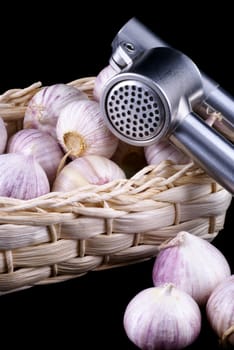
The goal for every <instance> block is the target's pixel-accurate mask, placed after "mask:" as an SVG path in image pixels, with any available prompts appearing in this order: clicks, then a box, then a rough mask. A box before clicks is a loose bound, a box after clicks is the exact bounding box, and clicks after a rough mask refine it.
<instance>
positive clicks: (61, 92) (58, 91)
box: [23, 84, 88, 138]
mask: <svg viewBox="0 0 234 350" xmlns="http://www.w3.org/2000/svg"><path fill="white" fill-rule="evenodd" d="M80 99H88V96H87V95H86V94H85V93H84V92H83V91H81V90H79V89H77V88H75V87H74V86H69V85H66V84H54V85H50V86H47V87H44V88H43V89H41V90H39V91H38V92H37V93H36V94H35V95H34V96H33V97H32V99H31V100H30V102H29V104H28V106H27V109H26V111H25V116H24V122H23V126H24V128H29V129H39V130H41V131H45V132H48V133H49V134H51V135H52V136H53V137H55V138H56V124H57V120H58V116H59V114H60V111H61V110H62V109H63V108H64V107H65V106H66V105H67V104H68V103H70V102H71V101H78V100H80Z"/></svg>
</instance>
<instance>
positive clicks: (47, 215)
mask: <svg viewBox="0 0 234 350" xmlns="http://www.w3.org/2000/svg"><path fill="white" fill-rule="evenodd" d="M69 84H70V85H73V86H76V87H78V88H80V89H82V90H83V91H85V92H86V93H87V94H88V95H89V96H90V97H92V89H93V84H94V78H93V77H90V78H84V79H78V80H76V81H73V82H71V83H69ZM40 88H41V83H36V84H33V85H31V86H29V87H28V88H25V89H15V90H10V91H7V92H6V93H4V94H2V95H1V96H0V115H1V117H3V119H4V120H5V122H6V123H7V128H8V132H9V134H13V133H15V132H16V131H17V130H19V129H21V128H22V120H23V116H24V112H25V108H26V106H27V103H28V101H29V99H30V98H31V97H32V96H33V95H34V94H35V92H37V91H38V90H39V89H40ZM230 202H231V195H230V194H229V193H228V192H227V191H226V190H224V189H223V188H222V187H220V186H219V185H218V184H217V183H215V182H214V181H213V180H212V179H211V178H210V177H208V176H207V174H205V173H204V172H203V171H202V170H201V169H199V168H196V167H195V166H194V164H193V163H189V164H186V165H183V166H181V165H173V164H172V163H171V162H169V161H164V162H162V163H161V164H160V165H158V166H143V167H142V169H141V170H140V171H138V172H137V173H136V174H135V175H134V176H132V177H131V178H130V179H126V180H119V181H114V182H111V183H108V184H105V185H101V186H94V185H90V186H86V187H83V188H81V189H79V190H76V191H72V192H69V193H53V192H51V193H49V194H47V195H44V196H41V197H39V198H35V199H32V200H27V201H23V200H18V199H13V198H5V197H0V293H1V294H3V293H8V292H12V291H16V290H19V289H23V288H28V287H32V286H35V285H38V284H49V283H54V282H59V281H65V280H67V279H70V278H74V277H77V276H82V275H83V274H85V273H87V272H89V271H91V270H102V269H106V268H113V267H116V266H123V265H127V264H131V263H136V262H140V261H143V260H145V259H149V258H152V257H154V256H156V255H157V251H158V246H159V244H160V243H162V242H163V241H164V240H166V239H168V238H170V237H173V236H175V235H176V234H177V233H178V232H179V231H180V230H187V231H189V232H191V233H193V234H195V235H198V236H200V237H203V238H204V239H207V240H209V241H212V240H213V239H214V238H215V237H216V235H217V234H218V232H219V231H220V230H221V229H222V228H223V226H224V221H225V215H226V211H227V208H228V207H229V204H230Z"/></svg>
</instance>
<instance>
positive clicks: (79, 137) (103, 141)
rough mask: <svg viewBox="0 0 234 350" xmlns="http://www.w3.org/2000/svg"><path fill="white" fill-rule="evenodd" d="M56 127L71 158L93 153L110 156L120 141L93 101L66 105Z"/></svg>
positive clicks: (60, 139)
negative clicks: (108, 126)
mask: <svg viewBox="0 0 234 350" xmlns="http://www.w3.org/2000/svg"><path fill="white" fill-rule="evenodd" d="M56 130H57V138H58V141H59V143H60V144H61V146H62V148H63V149H64V151H65V153H67V152H69V156H70V157H71V158H72V159H74V158H77V157H81V156H85V155H90V154H95V155H100V156H104V157H107V158H110V157H111V156H112V155H113V154H114V152H115V150H116V148H117V146H118V142H119V141H118V139H117V137H115V136H114V135H113V134H112V133H111V132H110V130H109V129H108V128H107V126H106V124H105V122H104V119H103V117H102V114H101V111H100V107H99V104H98V103H97V102H95V101H91V100H80V101H75V102H71V103H69V104H68V105H67V106H66V107H65V108H63V110H62V111H61V113H60V116H59V119H58V123H57V129H56Z"/></svg>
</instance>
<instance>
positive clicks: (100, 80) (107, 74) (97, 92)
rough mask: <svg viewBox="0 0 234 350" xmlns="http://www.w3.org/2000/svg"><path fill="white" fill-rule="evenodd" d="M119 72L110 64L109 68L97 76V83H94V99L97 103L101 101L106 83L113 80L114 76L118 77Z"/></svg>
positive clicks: (105, 68)
mask: <svg viewBox="0 0 234 350" xmlns="http://www.w3.org/2000/svg"><path fill="white" fill-rule="evenodd" d="M116 74H117V72H116V71H115V70H114V68H112V66H111V65H110V64H109V65H108V66H106V67H104V68H103V69H102V70H101V71H100V72H99V73H98V75H97V77H96V79H95V81H94V88H93V97H94V99H95V100H96V101H98V102H99V101H100V99H101V95H102V91H103V88H104V86H105V84H106V82H107V81H108V80H109V79H110V78H112V77H113V76H114V75H116Z"/></svg>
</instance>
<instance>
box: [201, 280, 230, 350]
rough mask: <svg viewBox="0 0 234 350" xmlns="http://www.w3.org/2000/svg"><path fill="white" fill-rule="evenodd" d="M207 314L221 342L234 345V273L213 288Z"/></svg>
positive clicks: (207, 305)
mask: <svg viewBox="0 0 234 350" xmlns="http://www.w3.org/2000/svg"><path fill="white" fill-rule="evenodd" d="M206 314H207V318H208V321H209V323H210V324H211V326H212V328H213V329H214V331H215V332H216V333H217V335H218V336H219V338H220V341H221V343H223V345H232V346H234V275H231V276H230V277H228V278H226V279H225V280H224V281H223V282H222V283H220V284H219V285H218V286H217V287H216V288H215V289H214V290H213V292H212V293H211V295H210V297H209V299H208V302H207V304H206Z"/></svg>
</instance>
